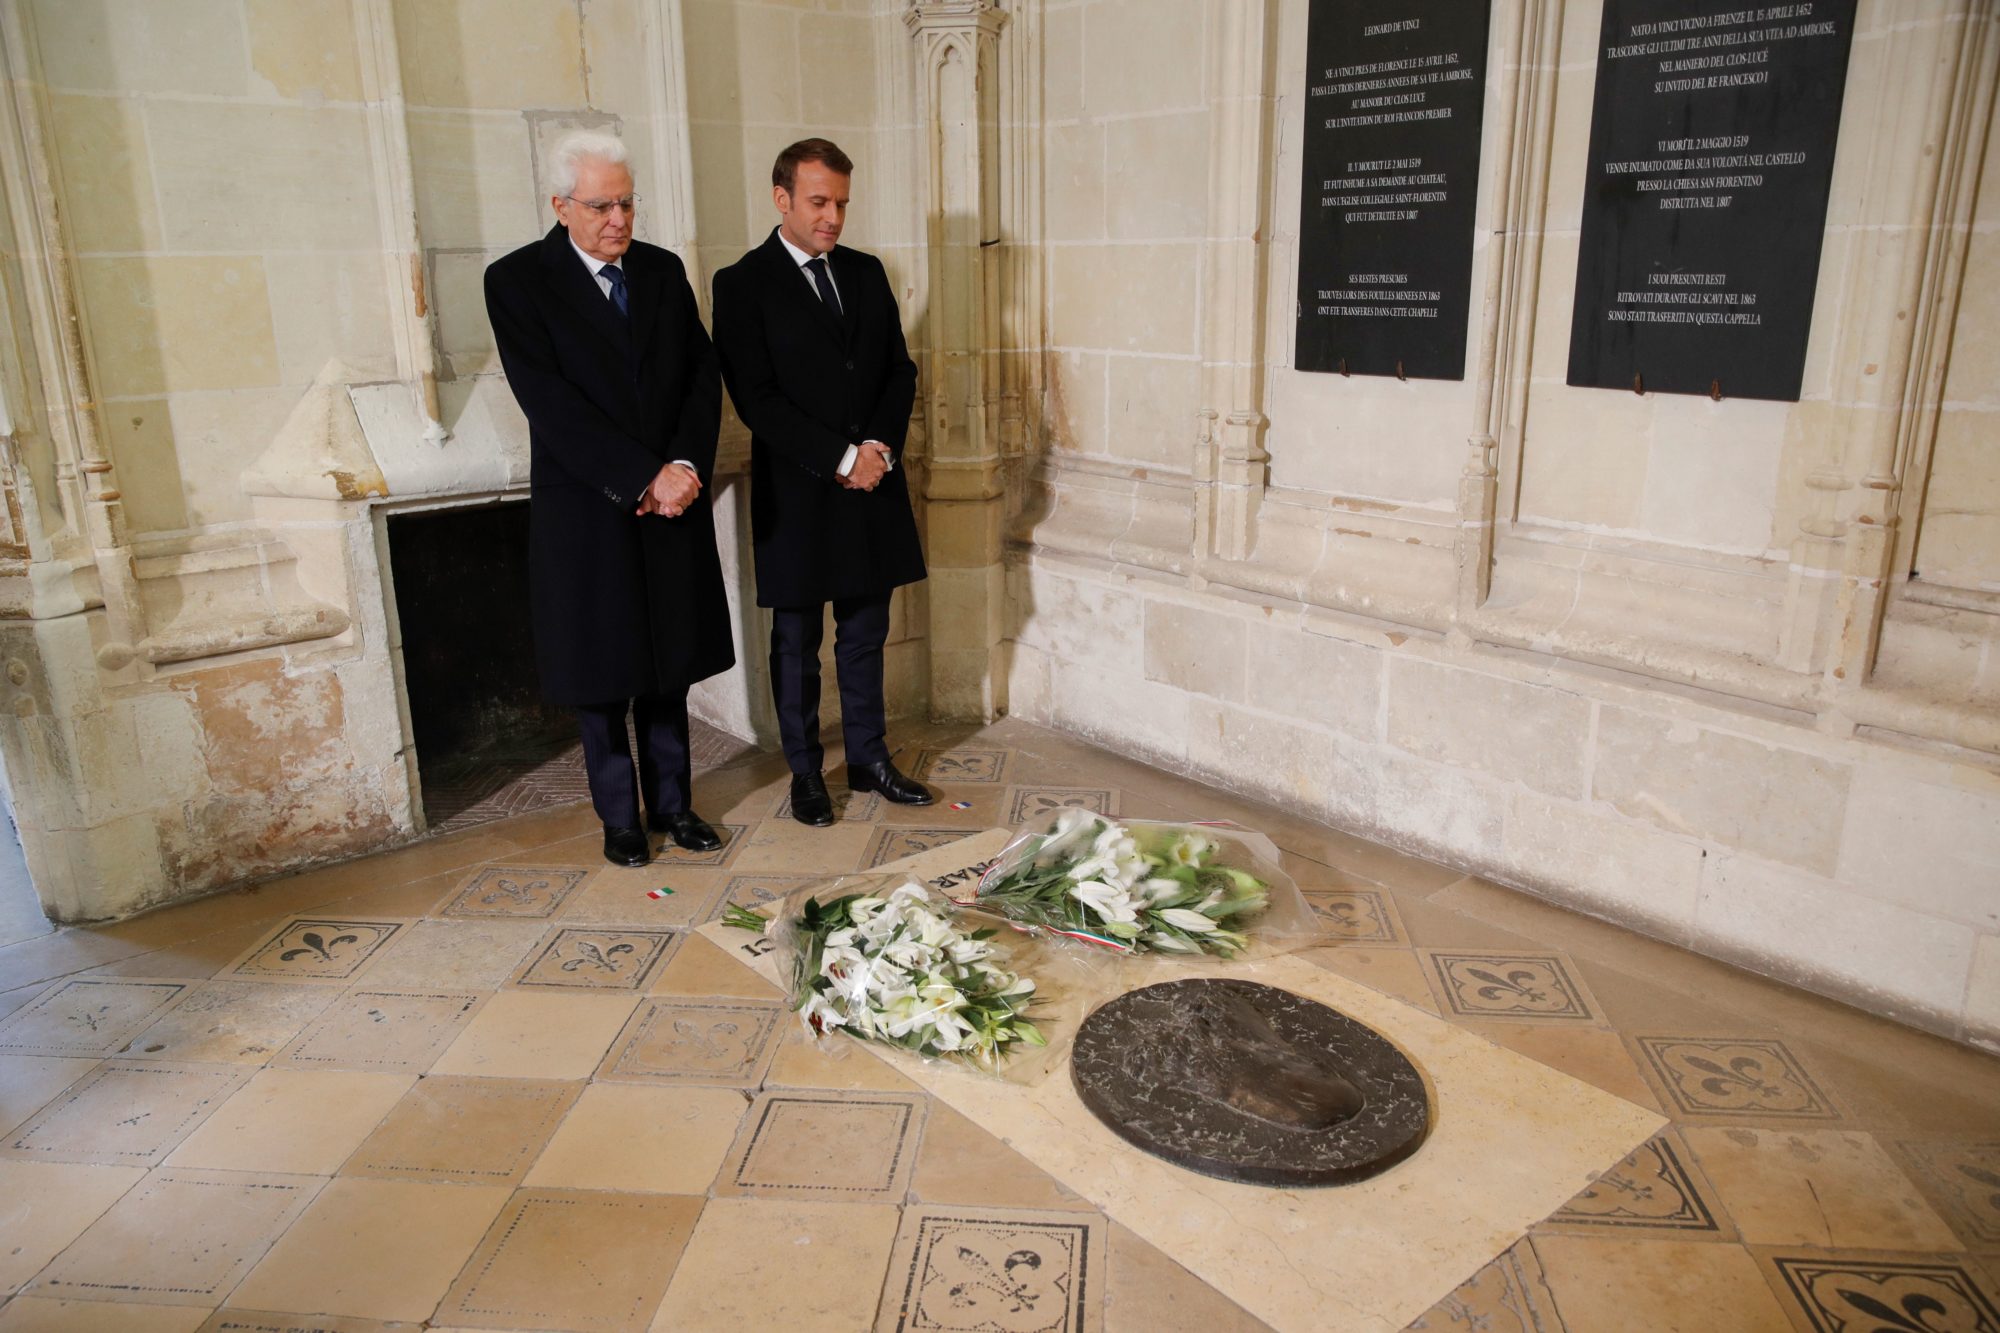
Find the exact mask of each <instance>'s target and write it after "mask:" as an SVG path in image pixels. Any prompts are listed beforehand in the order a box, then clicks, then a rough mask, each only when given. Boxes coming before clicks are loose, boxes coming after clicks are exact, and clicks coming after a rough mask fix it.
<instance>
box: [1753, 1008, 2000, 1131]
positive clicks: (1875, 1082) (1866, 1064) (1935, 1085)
mask: <svg viewBox="0 0 2000 1333" xmlns="http://www.w3.org/2000/svg"><path fill="white" fill-rule="evenodd" d="M1848 1026H1849V1032H1850V1036H1854V1037H1856V1038H1859V1035H1860V1034H1859V1033H1857V1032H1855V1031H1854V1029H1855V1028H1856V1027H1858V1026H1859V1025H1852V1024H1850V1025H1848ZM1884 1026H1886V1025H1884ZM1868 1027H1869V1028H1870V1029H1871V1032H1870V1035H1869V1037H1868V1038H1867V1039H1856V1040H1850V1041H1849V1042H1847V1043H1845V1044H1842V1043H1840V1042H1837V1041H1834V1040H1832V1039H1831V1037H1830V1026H1829V1027H1828V1028H1826V1029H1822V1030H1821V1031H1820V1032H1816V1033H1811V1034H1807V1035H1787V1036H1786V1037H1785V1041H1786V1044H1787V1045H1788V1046H1790V1047H1791V1048H1792V1049H1793V1050H1794V1051H1796V1052H1797V1054H1798V1057H1799V1059H1800V1060H1801V1061H1803V1062H1805V1063H1806V1065H1807V1066H1808V1067H1809V1068H1810V1069H1812V1070H1813V1071H1814V1073H1815V1074H1816V1075H1817V1076H1818V1077H1819V1078H1820V1079H1821V1081H1822V1082H1824V1083H1825V1085H1826V1087H1827V1090H1828V1091H1829V1092H1830V1093H1831V1094H1832V1095H1833V1097H1834V1098H1835V1100H1836V1101H1838V1102H1839V1103H1841V1104H1842V1105H1843V1106H1844V1107H1845V1108H1846V1110H1847V1112H1848V1114H1849V1115H1850V1117H1851V1118H1852V1119H1853V1120H1854V1121H1855V1122H1856V1123H1857V1124H1860V1125H1862V1126H1865V1127H1867V1128H1869V1129H1876V1130H1880V1131H1883V1132H1892V1133H1913V1132H1914V1133H1924V1134H1974V1135H1980V1134H1984V1135H1990V1134H1992V1133H1994V1131H1995V1129H1996V1127H2000V1114H1996V1112H1995V1108H1996V1107H2000V1059H1995V1058H1994V1057H1993V1056H1991V1055H1988V1054H1985V1053H1983V1052H1980V1051H1976V1050H1973V1049H1971V1048H1970V1047H1965V1046H1959V1045H1957V1044H1956V1043H1952V1042H1948V1041H1945V1040H1944V1039H1943V1038H1941V1037H1935V1036H1932V1035H1931V1034H1929V1033H1923V1032H1912V1031H1910V1030H1909V1029H1907V1028H1898V1029H1896V1030H1895V1032H1894V1033H1893V1034H1892V1035H1890V1036H1888V1037H1887V1038H1884V1037H1883V1036H1882V1035H1881V1034H1880V1033H1879V1032H1875V1031H1872V1029H1874V1028H1875V1027H1876V1025H1874V1024H1870V1025H1868Z"/></svg>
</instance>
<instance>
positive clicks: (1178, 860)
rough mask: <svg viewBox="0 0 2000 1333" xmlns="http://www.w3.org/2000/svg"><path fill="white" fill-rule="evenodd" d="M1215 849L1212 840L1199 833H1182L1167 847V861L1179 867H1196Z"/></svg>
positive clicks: (1213, 840)
mask: <svg viewBox="0 0 2000 1333" xmlns="http://www.w3.org/2000/svg"><path fill="white" fill-rule="evenodd" d="M1215 847H1216V843H1215V839H1213V838H1210V837H1207V836H1205V835H1203V834H1200V833H1194V832H1187V833H1183V834H1181V835H1180V836H1179V837H1177V838H1175V839H1174V840H1173V841H1172V842H1171V843H1169V844H1168V845H1167V860H1168V861H1170V862H1172V863H1173V864H1174V865H1179V866H1198V865H1200V864H1201V863H1202V858H1203V857H1205V856H1207V855H1208V854H1209V853H1210V852H1212V851H1214V850H1215Z"/></svg>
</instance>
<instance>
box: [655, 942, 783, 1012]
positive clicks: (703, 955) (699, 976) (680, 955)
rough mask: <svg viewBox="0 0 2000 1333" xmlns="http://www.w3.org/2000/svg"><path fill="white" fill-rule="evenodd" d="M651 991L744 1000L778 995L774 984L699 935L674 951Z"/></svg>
mask: <svg viewBox="0 0 2000 1333" xmlns="http://www.w3.org/2000/svg"><path fill="white" fill-rule="evenodd" d="M652 993H653V994H654V995H688V996H704V995H717V996H733V997H736V998H739V999H747V1000H775V999H778V998H779V991H778V988H777V987H776V986H773V985H772V984H771V983H770V982H768V981H766V980H764V978H762V977H760V976H758V975H757V974H756V973H755V972H752V971H751V970H750V969H749V968H747V967H744V966H743V965H742V964H741V963H738V962H737V961H736V960H735V959H733V958H731V957H730V956H729V955H728V954H726V953H724V952H723V951H722V950H720V949H718V948H716V947H715V946H714V945H713V944H711V943H709V941H707V940H705V939H703V938H701V937H700V936H698V935H697V936H694V937H692V938H690V939H688V940H687V941H685V942H684V943H683V944H682V945H681V947H680V948H679V949H678V950H676V951H675V953H674V956H673V957H672V958H671V959H669V960H668V962H667V965H666V967H664V968H662V969H661V971H660V976H659V979H658V980H657V981H655V982H654V983H653V990H652Z"/></svg>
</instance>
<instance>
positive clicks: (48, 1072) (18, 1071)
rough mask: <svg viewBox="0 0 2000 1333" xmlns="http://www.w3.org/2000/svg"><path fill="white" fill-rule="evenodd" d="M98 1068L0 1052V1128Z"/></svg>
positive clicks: (80, 1062) (50, 1057)
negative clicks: (1, 1053)
mask: <svg viewBox="0 0 2000 1333" xmlns="http://www.w3.org/2000/svg"><path fill="white" fill-rule="evenodd" d="M730 966H732V967H734V966H735V964H733V963H732V964H730ZM739 970H740V969H739ZM95 1068H97V1061H95V1060H92V1059H86V1058H80V1057H64V1056H54V1055H0V1128H4V1129H12V1128H14V1127H15V1126H16V1125H18V1124H20V1123H21V1122H22V1121H23V1120H26V1119H27V1118H28V1117H29V1116H31V1115H33V1114H34V1113H35V1112H37V1111H39V1110H41V1109H42V1108H43V1107H44V1106H47V1105H48V1104H49V1103H50V1102H51V1101H53V1100H55V1097H56V1095H57V1094H58V1093H60V1092H61V1091H62V1090H63V1089H64V1088H67V1087H68V1086H69V1085H70V1084H72V1083H74V1082H76V1081H77V1080H78V1079H80V1078H82V1077H83V1076H84V1075H85V1074H88V1073H89V1072H90V1071H91V1070H93V1069H95Z"/></svg>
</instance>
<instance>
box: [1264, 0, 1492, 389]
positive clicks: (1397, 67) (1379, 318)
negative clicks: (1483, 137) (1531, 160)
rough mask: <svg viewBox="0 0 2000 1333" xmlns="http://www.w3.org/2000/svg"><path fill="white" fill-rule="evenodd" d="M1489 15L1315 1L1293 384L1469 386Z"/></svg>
mask: <svg viewBox="0 0 2000 1333" xmlns="http://www.w3.org/2000/svg"><path fill="white" fill-rule="evenodd" d="M1492 12H1493V6H1492V0H1312V8H1311V12H1310V17H1309V18H1308V20H1307V28H1306V96H1305V108H1306V109H1305V122H1306V123H1305V137H1304V141H1303V151H1302V153H1301V155H1300V156H1301V168H1300V170H1301V173H1302V179H1301V181H1300V189H1299V295H1298V340H1297V348H1296V350H1295V352H1294V354H1293V364H1294V365H1295V366H1296V367H1297V368H1298V369H1300V370H1321V371H1336V372H1339V373H1341V374H1349V375H1396V376H1399V377H1404V378H1409V379H1439V380H1457V379H1464V378H1465V325H1466V316H1467V312H1468V310H1469V308H1470V305H1471V297H1472V220H1473V206H1474V204H1475V203H1476V202H1477V198H1478V191H1479V128H1480V113H1481V110H1482V108H1483V107H1484V104H1485V92H1486V34H1487V28H1488V26H1489V23H1490V20H1491V17H1492Z"/></svg>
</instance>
